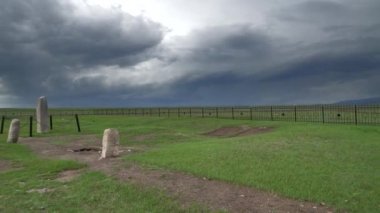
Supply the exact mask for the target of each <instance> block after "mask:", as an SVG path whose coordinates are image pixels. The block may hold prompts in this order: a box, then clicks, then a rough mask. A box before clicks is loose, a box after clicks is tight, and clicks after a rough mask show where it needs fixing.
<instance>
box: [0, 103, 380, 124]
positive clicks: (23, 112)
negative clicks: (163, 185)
mask: <svg viewBox="0 0 380 213" xmlns="http://www.w3.org/2000/svg"><path fill="white" fill-rule="evenodd" d="M50 114H51V115H53V116H54V115H58V116H65V115H70V116H74V115H75V114H78V115H127V116H158V117H202V118H211V117H212V118H227V119H245V120H262V121H291V122H319V123H338V124H356V125H362V124H366V125H379V124H380V105H296V106H252V107H251V106H248V107H245V106H241V107H155V108H142V107H139V108H79V109H59V108H52V109H50ZM30 115H34V110H33V109H0V116H6V117H17V116H30Z"/></svg>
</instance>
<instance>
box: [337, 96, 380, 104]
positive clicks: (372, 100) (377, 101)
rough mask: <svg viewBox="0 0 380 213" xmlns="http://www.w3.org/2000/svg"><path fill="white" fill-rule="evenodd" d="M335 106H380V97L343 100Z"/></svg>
mask: <svg viewBox="0 0 380 213" xmlns="http://www.w3.org/2000/svg"><path fill="white" fill-rule="evenodd" d="M336 104H380V97H373V98H365V99H356V100H345V101H340V102H337V103H336Z"/></svg>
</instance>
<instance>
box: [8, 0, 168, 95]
mask: <svg viewBox="0 0 380 213" xmlns="http://www.w3.org/2000/svg"><path fill="white" fill-rule="evenodd" d="M84 6H85V7H86V11H85V12H86V13H84V12H82V11H79V10H78V9H77V8H76V7H75V6H74V5H73V4H70V3H65V1H48V0H42V1H41V0H39V1H21V0H5V1H2V6H1V8H0V29H1V31H2V32H4V33H2V34H0V41H1V46H0V69H1V73H0V77H1V79H2V82H3V84H4V85H3V86H4V87H6V88H8V91H9V92H10V93H13V94H14V95H16V96H21V97H23V96H27V95H33V96H39V94H41V93H42V94H46V93H50V92H51V93H52V94H56V93H57V94H60V93H61V94H65V93H68V92H71V94H70V95H74V96H75V95H76V93H77V94H80V93H81V91H82V86H81V87H80V88H75V87H72V85H73V84H72V76H75V75H76V74H78V73H79V72H80V71H81V70H82V69H91V68H95V67H97V66H98V65H118V66H121V67H123V66H133V65H135V64H137V63H139V62H141V61H144V60H147V59H149V58H152V57H154V48H155V47H156V46H157V45H158V44H159V43H160V42H161V40H162V39H163V36H164V33H165V29H164V28H163V27H162V26H161V25H160V24H158V23H155V22H153V21H151V20H148V19H146V18H145V17H142V16H140V17H133V16H131V15H129V14H126V13H124V12H122V11H121V10H119V9H117V8H114V9H103V8H98V7H91V6H88V5H84ZM81 83H83V88H86V87H88V86H89V87H91V88H99V85H91V86H90V84H91V82H81ZM86 83H87V84H86ZM94 83H96V81H94ZM73 90H75V91H73Z"/></svg>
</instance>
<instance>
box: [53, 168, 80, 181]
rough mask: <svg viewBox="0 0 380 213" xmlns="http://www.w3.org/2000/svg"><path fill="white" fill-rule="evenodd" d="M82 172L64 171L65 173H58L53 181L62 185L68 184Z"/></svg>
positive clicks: (78, 170)
mask: <svg viewBox="0 0 380 213" xmlns="http://www.w3.org/2000/svg"><path fill="white" fill-rule="evenodd" d="M82 172H83V170H81V169H77V170H66V171H63V172H60V173H59V174H58V177H57V179H55V180H56V181H59V182H62V183H66V182H70V181H72V180H74V179H75V178H76V177H78V176H79V175H81V174H82Z"/></svg>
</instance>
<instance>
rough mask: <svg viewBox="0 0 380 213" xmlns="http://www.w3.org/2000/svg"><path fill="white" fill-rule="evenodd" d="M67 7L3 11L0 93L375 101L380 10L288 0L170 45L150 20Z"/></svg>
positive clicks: (91, 98)
mask: <svg viewBox="0 0 380 213" xmlns="http://www.w3.org/2000/svg"><path fill="white" fill-rule="evenodd" d="M64 2H65V1H48V0H46V1H18V0H16V1H10V0H6V1H3V3H2V4H3V5H2V7H0V28H1V31H2V32H5V33H3V34H0V41H1V46H0V69H1V73H0V89H3V90H4V88H6V90H7V91H9V92H10V93H12V94H14V95H16V96H18V97H32V100H34V99H35V97H38V96H39V95H41V94H44V95H51V100H53V102H54V104H55V105H61V106H73V105H77V106H101V105H109V106H116V105H124V106H125V105H129V106H144V105H150V106H153V105H155V106H164V105H203V104H207V105H251V104H296V103H297V104H302V103H331V102H336V101H339V100H344V99H351V98H367V97H372V96H378V95H379V92H378V91H380V84H379V83H378V82H380V27H379V26H380V15H379V14H380V13H378V11H379V10H380V3H379V2H378V1H375V0H364V1H360V2H358V1H353V0H347V1H328V0H325V1H289V3H286V4H285V3H284V4H282V5H281V7H276V9H274V10H271V11H270V12H268V13H267V14H266V16H267V17H266V20H267V22H268V23H267V25H265V26H257V25H255V24H253V23H251V22H250V20H249V18H247V21H246V22H241V23H235V24H228V25H223V23H221V25H218V26H208V27H205V28H200V29H196V30H193V31H192V32H191V33H189V34H188V35H186V36H179V37H176V38H172V39H170V40H168V41H164V40H163V37H164V34H165V29H164V28H163V27H162V26H161V25H160V24H157V23H155V22H152V21H150V20H148V19H146V18H144V17H133V16H131V15H128V14H126V13H123V12H121V11H120V10H119V9H112V10H109V9H102V8H97V7H87V6H85V8H86V11H87V12H83V13H81V12H79V11H78V8H76V7H75V6H73V5H72V4H69V3H64ZM242 2H243V1H242ZM251 6H252V5H251ZM88 14H90V15H88ZM0 95H1V93H0Z"/></svg>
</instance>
